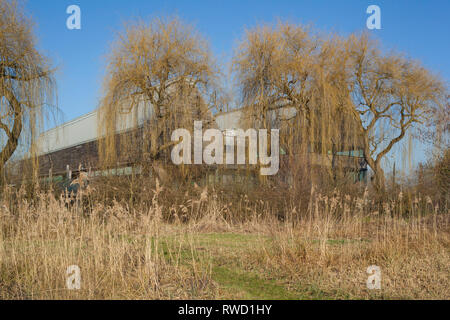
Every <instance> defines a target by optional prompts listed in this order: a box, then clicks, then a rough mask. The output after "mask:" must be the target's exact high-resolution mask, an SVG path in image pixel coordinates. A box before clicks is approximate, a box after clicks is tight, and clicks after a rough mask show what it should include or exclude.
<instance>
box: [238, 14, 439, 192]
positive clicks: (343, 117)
mask: <svg viewBox="0 0 450 320" xmlns="http://www.w3.org/2000/svg"><path fill="white" fill-rule="evenodd" d="M234 66H235V71H236V72H237V79H238V82H239V86H240V91H241V95H242V102H243V105H244V106H245V110H246V111H245V114H246V115H247V119H248V121H250V122H253V123H254V124H256V125H262V126H264V127H268V126H271V125H273V123H274V119H275V120H276V121H278V126H280V128H284V130H282V131H281V133H280V134H281V138H282V139H284V140H285V145H289V146H290V147H289V148H288V149H291V153H294V154H296V156H295V157H294V158H297V160H299V158H300V157H301V155H303V154H305V153H306V151H313V152H314V153H316V154H329V153H331V155H332V157H333V160H332V162H334V158H335V157H334V155H335V154H336V153H337V152H338V151H339V150H341V151H342V150H355V149H362V150H363V152H364V157H365V160H366V162H367V163H368V165H369V166H370V167H371V168H372V170H373V171H374V173H375V183H374V186H375V187H376V189H378V190H379V191H382V190H383V189H384V172H383V169H382V166H381V160H382V159H383V158H384V157H385V156H386V155H387V154H388V153H389V152H390V151H391V150H392V149H393V147H394V146H395V145H396V144H398V143H399V142H400V141H401V140H402V139H403V138H404V137H405V136H407V134H408V133H409V132H411V133H412V132H413V130H414V129H417V128H418V127H419V126H420V125H424V124H426V123H427V121H430V120H431V119H433V115H435V114H436V113H437V112H438V110H442V108H444V107H445V104H444V101H445V100H444V97H445V94H446V88H445V86H444V84H443V82H442V81H440V80H439V79H438V78H437V77H436V76H434V75H433V74H431V73H430V72H429V71H427V70H426V69H425V68H423V67H422V66H420V64H418V63H417V62H415V61H413V60H411V59H407V58H404V57H402V56H401V55H398V54H382V52H381V50H380V49H378V45H377V43H376V42H375V41H373V40H371V39H370V38H369V37H368V36H367V35H365V34H364V35H362V36H359V37H357V36H355V35H352V36H350V37H348V38H347V39H345V38H341V37H338V36H333V37H330V38H325V37H317V36H314V35H313V34H312V33H311V32H309V31H308V29H306V28H304V27H301V26H296V25H290V24H285V23H279V24H278V25H277V26H275V27H269V26H263V27H257V28H255V29H253V30H250V31H248V32H247V34H246V37H245V39H244V40H243V41H242V42H241V45H240V47H239V49H238V52H237V54H236V56H235V59H234ZM287 110H290V111H289V112H287ZM283 132H284V133H283ZM325 158H326V157H322V159H325ZM333 165H334V164H332V166H333Z"/></svg>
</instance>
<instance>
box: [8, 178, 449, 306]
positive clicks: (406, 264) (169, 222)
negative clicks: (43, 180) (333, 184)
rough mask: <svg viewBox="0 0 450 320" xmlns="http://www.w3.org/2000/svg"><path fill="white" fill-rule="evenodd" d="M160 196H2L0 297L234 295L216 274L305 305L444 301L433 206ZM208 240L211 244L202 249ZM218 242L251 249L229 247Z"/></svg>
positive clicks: (444, 230) (443, 258) (442, 252)
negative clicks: (74, 274)
mask: <svg viewBox="0 0 450 320" xmlns="http://www.w3.org/2000/svg"><path fill="white" fill-rule="evenodd" d="M167 191H168V190H165V189H163V188H162V187H161V186H160V185H159V184H158V183H157V184H156V185H154V186H153V188H152V189H151V190H148V191H147V192H148V195H149V197H148V202H146V205H141V206H136V207H133V206H130V205H129V203H127V202H124V201H118V200H112V201H111V203H110V204H106V202H99V201H93V199H90V200H89V197H92V195H89V194H84V195H83V194H80V195H79V198H80V199H78V200H79V201H75V202H74V203H73V204H70V203H67V201H66V198H65V197H64V196H60V197H55V195H54V193H52V192H51V191H38V190H37V191H35V192H36V193H35V197H33V199H32V200H30V199H29V198H27V196H26V194H25V190H24V189H23V188H22V189H20V190H14V189H11V188H5V189H4V190H3V192H2V195H1V204H0V298H1V299H117V298H119V299H180V298H194V299H203V298H218V299H220V298H242V296H241V295H240V294H239V293H233V292H231V291H227V288H226V287H224V286H223V283H221V282H220V279H218V278H217V277H216V276H215V270H216V268H217V267H218V266H224V265H225V266H227V268H238V269H239V270H240V271H239V272H243V273H246V272H248V273H251V274H257V275H258V277H259V278H261V279H263V280H264V281H266V280H267V281H272V280H274V279H275V280H276V281H277V283H279V284H280V285H282V286H283V288H284V289H285V290H286V292H296V293H299V294H300V295H301V296H302V297H304V298H338V299H345V298H363V299H365V298H425V299H448V298H450V292H449V290H448V276H449V274H450V267H449V266H450V263H449V262H450V259H449V251H448V249H449V244H450V242H449V231H450V230H449V226H448V222H449V216H448V214H447V213H445V212H444V213H440V211H441V210H438V208H437V207H435V205H434V204H433V202H432V201H431V199H426V198H425V199H419V198H416V199H413V200H412V202H413V203H412V208H415V209H414V210H415V211H411V212H409V213H408V214H405V211H404V209H402V207H404V196H403V195H401V194H400V195H399V196H397V199H396V200H391V201H389V202H387V201H386V202H385V203H384V204H383V211H373V210H372V209H371V208H373V207H375V206H374V205H373V204H372V205H371V202H372V201H373V200H371V199H370V198H369V196H368V194H367V192H366V193H364V194H363V195H362V196H360V197H356V196H353V197H352V196H348V195H340V194H339V193H337V192H335V193H333V194H331V195H323V194H320V193H319V192H317V191H315V190H312V192H311V197H310V201H309V202H308V204H307V209H301V210H302V211H301V212H299V210H300V209H299V208H300V207H304V206H301V205H298V204H296V203H295V201H293V202H289V203H286V205H285V206H276V207H274V206H273V205H271V203H270V201H267V200H261V199H260V200H257V201H256V200H253V199H250V198H249V197H248V196H247V195H243V196H241V197H240V198H239V199H238V200H237V201H235V202H236V203H230V202H229V201H225V199H226V197H224V196H221V195H220V193H219V192H212V191H211V190H208V189H207V188H204V189H201V188H198V190H197V191H195V190H194V191H192V192H191V193H188V194H186V195H185V198H184V200H183V201H182V202H180V203H179V204H176V203H175V202H172V204H170V202H167V201H166V202H164V201H162V199H164V197H165V195H164V193H165V192H167ZM83 198H85V199H83ZM280 210H281V211H283V212H282V213H280V212H277V211H280ZM243 217H245V218H243ZM280 217H283V218H282V219H280ZM211 233H214V234H215V235H217V239H218V244H217V245H214V246H213V245H210V244H209V243H205V242H202V241H200V240H199V239H200V236H201V235H204V234H211ZM220 234H237V235H255V237H257V239H258V240H257V241H249V242H248V243H246V242H244V243H243V244H240V246H239V248H237V247H238V246H236V248H235V247H234V246H233V243H230V240H227V241H228V242H227V241H223V242H221V241H222V240H221V238H220V236H219V235H220ZM231 242H232V241H231ZM70 265H78V266H79V267H80V269H81V279H82V280H81V289H80V290H68V289H67V287H66V278H67V275H66V270H67V267H68V266H70ZM369 265H378V266H380V267H381V270H382V290H379V291H378V290H368V289H367V288H366V280H367V276H368V275H367V274H366V269H367V267H368V266H369Z"/></svg>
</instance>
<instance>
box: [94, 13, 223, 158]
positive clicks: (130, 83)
mask: <svg viewBox="0 0 450 320" xmlns="http://www.w3.org/2000/svg"><path fill="white" fill-rule="evenodd" d="M217 75H218V69H217V68H216V67H215V64H214V61H213V59H212V58H211V54H210V51H209V48H208V45H207V43H206V41H205V40H203V38H202V37H201V36H200V35H199V34H197V33H196V32H195V30H194V29H193V28H192V27H191V26H189V25H186V24H184V23H182V22H180V20H178V19H176V18H174V19H168V20H162V19H155V20H153V21H151V22H150V23H148V24H147V23H143V22H139V23H133V24H129V25H127V26H126V27H125V30H124V32H122V33H121V34H119V35H118V37H117V39H116V41H115V42H114V44H113V45H112V48H111V54H110V55H109V57H108V69H107V76H106V79H105V84H104V91H105V95H104V97H103V99H102V101H101V106H100V112H99V116H100V118H99V119H100V121H99V130H100V134H101V135H102V136H103V135H105V138H104V139H102V140H101V141H100V145H99V151H100V158H101V160H102V161H103V163H104V164H108V165H114V164H115V163H116V162H117V161H120V158H121V157H122V158H123V155H124V154H126V153H128V154H130V153H131V154H132V155H133V157H141V160H142V161H143V162H144V163H152V162H155V160H158V159H161V157H162V156H163V154H164V153H165V152H166V151H167V150H168V149H169V148H170V147H171V146H172V145H173V144H174V142H171V141H170V135H171V132H172V130H174V129H176V128H185V129H188V130H189V129H190V128H193V121H194V120H204V121H205V125H206V121H208V120H211V119H212V114H211V109H212V108H214V107H215V105H216V102H217V97H218V95H217V91H216V83H217V82H216V79H217ZM130 121H131V122H133V124H132V125H131V127H133V128H138V131H135V132H136V134H127V135H122V136H120V135H118V134H117V132H120V131H121V130H124V126H127V125H128V124H127V123H128V122H130ZM129 127H130V126H129ZM119 145H120V148H118V146H119ZM118 149H119V150H118Z"/></svg>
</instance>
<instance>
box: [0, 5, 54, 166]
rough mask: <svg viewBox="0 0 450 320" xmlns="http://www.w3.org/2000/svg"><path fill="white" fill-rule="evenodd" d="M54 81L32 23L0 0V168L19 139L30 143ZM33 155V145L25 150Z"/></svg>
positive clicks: (49, 102) (49, 101) (49, 103)
mask: <svg viewBox="0 0 450 320" xmlns="http://www.w3.org/2000/svg"><path fill="white" fill-rule="evenodd" d="M54 88H55V85H54V80H53V78H52V70H51V69H50V66H49V63H48V61H47V59H46V58H45V57H44V56H42V55H41V54H40V53H39V52H38V50H37V49H36V41H35V37H34V35H33V24H32V22H31V20H30V19H29V18H27V17H26V16H25V15H24V13H23V9H22V8H21V7H20V6H19V5H18V4H17V3H16V2H15V1H8V0H0V129H1V134H0V139H1V148H2V149H1V152H0V172H1V171H2V170H3V169H4V167H5V164H6V162H7V161H8V160H9V159H10V158H11V157H12V155H13V154H14V152H15V151H16V149H17V148H18V146H19V145H20V143H21V142H23V143H24V144H26V145H27V146H28V147H31V146H32V145H33V141H34V138H35V137H36V135H37V134H39V129H40V127H41V125H42V123H43V121H42V120H43V119H44V117H43V116H44V115H45V110H46V107H48V106H52V105H53V101H54V98H55V95H54V93H55V91H54ZM29 151H30V152H31V155H32V156H33V155H35V151H36V150H35V148H31V150H29Z"/></svg>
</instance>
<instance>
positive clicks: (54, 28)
mask: <svg viewBox="0 0 450 320" xmlns="http://www.w3.org/2000/svg"><path fill="white" fill-rule="evenodd" d="M72 4H75V5H78V6H80V8H81V14H82V17H81V19H82V22H81V23H82V29H81V30H68V29H67V28H66V20H67V18H68V16H69V15H68V14H66V8H67V7H68V6H69V5H72ZM371 4H375V5H378V6H379V7H380V8H381V27H382V29H381V30H372V31H370V32H373V33H374V34H375V35H376V36H377V37H378V38H380V40H381V41H382V43H383V45H384V46H385V47H386V48H393V49H396V50H398V51H402V52H405V53H406V54H407V55H408V56H411V57H413V58H416V59H419V60H421V61H422V62H423V64H424V65H425V66H427V67H428V68H430V69H431V70H433V71H434V72H436V73H438V74H440V75H441V76H442V77H443V78H444V79H445V80H446V81H449V80H450V59H449V57H450V41H449V32H450V1H449V0H409V1H404V0H395V1H394V0H390V1H381V0H371V1H366V0H339V1H336V0H327V1H325V0H303V1H302V0H289V1H288V0H278V1H267V0H238V1H236V0H226V1H220V0H209V1H203V0H202V1H200V0H191V1H187V0H172V1H160V0H27V2H26V3H25V8H26V11H27V13H28V14H29V15H31V16H32V17H33V19H34V21H35V23H36V25H37V29H36V34H37V36H38V39H39V46H40V48H41V50H42V51H43V52H44V53H45V54H46V55H47V56H49V57H50V58H51V59H52V60H53V62H54V65H55V66H56V67H57V68H58V73H57V81H58V96H59V99H58V106H59V108H60V109H61V110H62V112H63V115H64V121H67V120H70V119H73V118H75V117H77V116H80V115H82V114H85V113H87V112H90V111H92V110H94V109H95V108H96V106H97V104H98V99H99V97H100V95H101V82H102V78H103V75H104V67H105V62H104V56H105V54H106V53H107V52H108V47H109V44H110V43H111V41H112V40H113V39H114V32H115V31H117V30H120V29H121V27H122V26H123V22H126V21H129V20H132V19H133V18H136V17H140V18H144V19H147V18H148V19H151V18H152V17H155V16H159V15H163V16H167V15H174V14H175V15H178V16H179V17H181V18H182V19H183V20H185V21H187V22H190V23H193V24H194V25H195V26H196V27H197V29H198V30H199V31H200V32H201V33H202V34H203V35H204V36H205V37H206V38H207V39H208V40H209V41H210V43H211V46H212V49H213V52H214V53H215V54H216V56H219V57H222V61H227V60H229V59H230V58H231V55H232V51H233V48H234V47H235V45H236V41H237V40H239V39H240V38H241V37H242V35H243V32H244V30H245V28H249V27H252V26H254V25H255V24H257V23H260V22H269V23H270V22H275V21H276V20H277V18H281V19H288V20H289V21H291V22H299V23H303V24H312V25H313V26H314V27H315V28H317V29H319V30H322V31H325V32H328V31H334V32H339V33H342V34H347V33H351V32H355V31H362V30H366V20H367V17H368V16H369V15H368V14H367V13H366V9H367V7H368V6H369V5H371ZM419 149H420V148H419ZM418 152H419V153H420V151H418ZM415 158H416V159H418V160H422V159H421V158H422V156H421V155H420V154H418V155H416V156H415Z"/></svg>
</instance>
